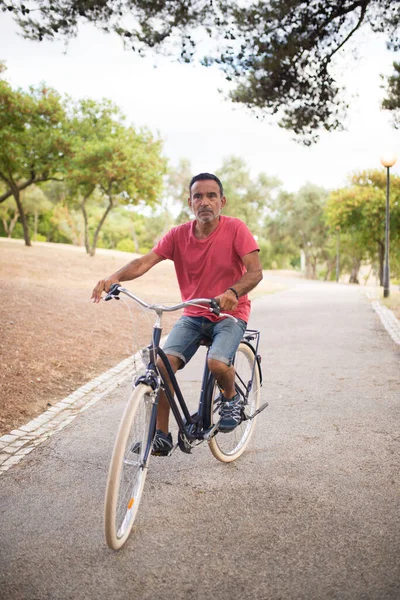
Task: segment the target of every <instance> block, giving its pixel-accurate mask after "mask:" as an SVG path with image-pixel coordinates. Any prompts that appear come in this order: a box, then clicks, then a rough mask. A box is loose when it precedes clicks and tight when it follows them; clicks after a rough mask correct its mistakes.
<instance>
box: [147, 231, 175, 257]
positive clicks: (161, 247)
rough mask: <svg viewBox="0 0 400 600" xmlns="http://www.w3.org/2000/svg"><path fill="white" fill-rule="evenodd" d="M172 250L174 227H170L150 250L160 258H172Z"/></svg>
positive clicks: (173, 245) (173, 247)
mask: <svg viewBox="0 0 400 600" xmlns="http://www.w3.org/2000/svg"><path fill="white" fill-rule="evenodd" d="M174 250H175V235H174V229H171V230H170V231H168V233H166V234H165V235H164V236H163V237H162V238H161V240H160V241H159V242H158V243H157V244H156V245H155V246H154V248H152V251H153V252H155V253H156V254H157V255H158V256H161V258H169V259H170V260H174V258H173V257H174Z"/></svg>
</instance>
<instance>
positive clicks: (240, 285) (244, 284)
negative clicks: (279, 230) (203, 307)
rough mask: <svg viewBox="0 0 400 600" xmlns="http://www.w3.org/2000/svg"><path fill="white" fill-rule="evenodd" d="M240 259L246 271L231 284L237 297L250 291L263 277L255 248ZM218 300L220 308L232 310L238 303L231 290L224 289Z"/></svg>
mask: <svg viewBox="0 0 400 600" xmlns="http://www.w3.org/2000/svg"><path fill="white" fill-rule="evenodd" d="M242 261H243V264H244V266H245V267H246V270H247V272H246V273H245V274H244V275H243V277H241V278H240V279H239V281H237V282H236V283H233V284H232V286H231V287H233V289H234V290H235V291H236V293H237V295H238V297H239V298H240V296H244V295H245V294H248V293H249V292H251V290H252V289H254V288H255V287H256V285H257V284H258V283H260V281H261V280H262V278H263V273H262V266H261V263H260V257H259V253H258V251H257V250H254V252H249V254H246V255H245V256H243V258H242ZM218 301H219V305H220V307H221V308H222V310H231V311H232V310H235V309H236V307H237V305H238V300H237V298H236V295H235V292H233V291H232V290H226V292H224V293H223V294H221V295H220V296H218Z"/></svg>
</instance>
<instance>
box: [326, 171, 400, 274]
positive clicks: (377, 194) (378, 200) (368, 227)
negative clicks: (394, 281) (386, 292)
mask: <svg viewBox="0 0 400 600" xmlns="http://www.w3.org/2000/svg"><path fill="white" fill-rule="evenodd" d="M351 184H352V185H351V186H350V187H348V188H342V189H339V190H335V191H333V192H332V193H331V194H330V197H329V199H328V202H327V205H326V220H327V223H328V224H329V225H330V226H331V227H334V228H335V227H340V229H341V231H343V232H344V233H348V234H352V235H353V236H356V244H357V246H358V253H360V249H362V250H363V252H364V255H365V256H366V257H367V258H368V259H369V260H370V261H372V262H374V261H377V262H378V265H379V279H380V283H381V285H383V262H384V256H385V214H386V174H385V172H384V171H383V170H369V171H364V172H361V173H358V174H355V175H354V176H353V177H352V178H351ZM390 210H391V218H390V225H391V228H390V240H391V246H393V250H394V251H395V252H396V251H397V249H398V247H399V245H400V177H396V176H395V175H392V177H391V194H390Z"/></svg>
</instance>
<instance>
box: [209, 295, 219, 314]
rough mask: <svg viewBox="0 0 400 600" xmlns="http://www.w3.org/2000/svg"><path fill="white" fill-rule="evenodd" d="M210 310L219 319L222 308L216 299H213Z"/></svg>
mask: <svg viewBox="0 0 400 600" xmlns="http://www.w3.org/2000/svg"><path fill="white" fill-rule="evenodd" d="M210 310H211V312H213V313H214V315H217V317H219V314H220V312H221V307H220V305H219V304H218V302H217V301H216V300H215V298H211V302H210Z"/></svg>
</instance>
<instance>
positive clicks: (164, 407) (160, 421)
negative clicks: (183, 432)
mask: <svg viewBox="0 0 400 600" xmlns="http://www.w3.org/2000/svg"><path fill="white" fill-rule="evenodd" d="M167 358H168V360H169V362H170V364H171V367H172V370H173V372H174V373H176V372H177V370H178V369H179V367H180V366H181V365H182V361H181V359H180V358H178V357H177V356H171V355H169V354H167ZM157 366H158V368H159V370H160V371H161V373H162V374H163V378H164V380H165V381H166V382H167V383H168V387H169V389H170V390H171V392H172V391H173V389H172V385H171V382H170V379H169V377H168V373H167V372H166V370H165V367H164V363H163V362H162V361H161V359H158V361H157ZM169 412H170V406H169V402H168V400H167V396H166V395H165V392H163V391H160V398H159V401H158V411H157V422H156V428H157V429H160V430H161V431H162V432H163V433H165V434H167V433H168V431H169Z"/></svg>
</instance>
